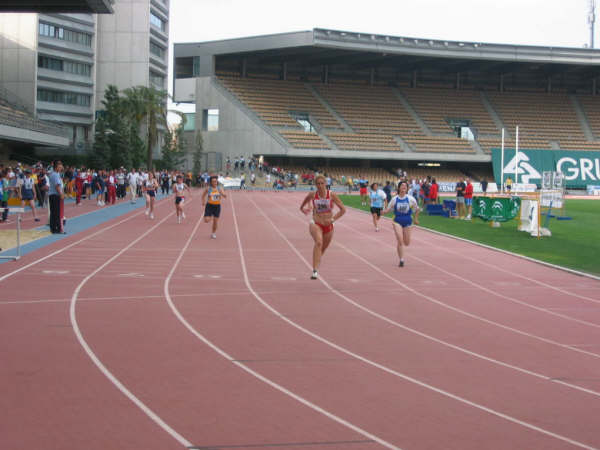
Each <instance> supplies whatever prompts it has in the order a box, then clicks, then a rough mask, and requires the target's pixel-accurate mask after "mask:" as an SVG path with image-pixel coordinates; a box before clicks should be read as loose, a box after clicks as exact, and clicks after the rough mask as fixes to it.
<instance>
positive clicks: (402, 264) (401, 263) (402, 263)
mask: <svg viewBox="0 0 600 450" xmlns="http://www.w3.org/2000/svg"><path fill="white" fill-rule="evenodd" d="M398 267H404V260H403V259H401V260H400V264H398Z"/></svg>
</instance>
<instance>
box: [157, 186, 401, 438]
mask: <svg viewBox="0 0 600 450" xmlns="http://www.w3.org/2000/svg"><path fill="white" fill-rule="evenodd" d="M230 198H231V208H232V211H233V222H234V224H235V230H236V235H237V242H238V248H239V252H240V260H241V263H242V271H243V273H244V280H245V281H246V286H247V288H248V290H249V291H250V292H252V294H253V295H254V296H255V297H256V298H258V299H259V301H261V300H260V297H259V296H258V294H257V293H256V292H255V291H254V290H253V289H252V286H251V285H250V283H249V281H248V273H247V271H246V263H245V261H244V256H243V250H242V243H241V241H240V235H239V231H238V224H237V218H236V216H235V206H234V202H233V195H231V197H230ZM201 223H202V218H200V220H199V221H198V223H197V224H196V226H195V227H194V230H193V231H192V234H191V235H190V237H189V239H188V241H187V243H186V244H185V245H184V247H183V248H182V249H181V253H180V254H179V256H178V257H177V260H176V261H175V263H174V264H173V266H172V268H171V271H170V272H169V275H168V276H167V278H166V279H165V283H164V294H165V299H166V301H167V303H168V304H169V306H170V307H171V310H172V311H173V314H175V316H176V317H177V319H179V321H180V322H181V323H182V324H183V325H184V326H185V327H186V328H187V329H188V330H189V331H190V333H192V334H193V335H194V336H196V337H197V338H198V339H200V340H201V341H202V342H203V343H204V344H206V345H207V346H208V347H210V348H212V349H213V350H214V351H215V352H217V353H218V354H219V355H221V356H222V357H223V358H225V359H226V360H227V361H229V362H231V363H232V364H235V365H236V366H238V367H239V368H240V369H242V370H244V371H246V372H247V373H249V374H250V375H252V376H253V377H256V378H257V379H259V380H260V381H262V382H263V383H265V384H267V385H269V386H271V387H272V388H274V389H276V390H278V391H279V392H282V393H284V394H285V395H287V396H289V397H291V398H292V399H294V400H296V401H297V402H299V403H302V404H303V405H305V406H307V407H309V408H311V409H312V410H314V411H316V412H318V413H320V414H322V415H324V416H326V417H328V418H329V419H331V420H333V421H335V422H337V423H339V424H341V425H343V426H345V427H347V428H349V429H351V430H352V431H355V432H357V433H359V434H361V435H363V436H365V437H367V438H368V439H371V440H373V441H375V442H377V443H379V444H381V445H383V446H384V447H387V448H391V449H395V450H401V449H400V448H399V447H396V446H395V445H393V444H390V443H389V442H387V441H384V440H383V439H381V438H379V437H377V436H375V435H373V434H371V433H369V432H367V431H365V430H363V429H362V428H359V427H357V426H356V425H353V424H352V423H350V422H348V421H346V420H344V419H342V418H341V417H338V416H336V415H335V414H332V413H330V412H329V411H327V410H325V409H323V408H321V407H320V406H318V405H316V404H314V403H312V402H310V401H309V400H306V399H305V398H304V397H301V396H300V395H298V394H295V393H293V392H292V391H290V390H289V389H286V388H285V387H283V386H281V385H280V384H278V383H276V382H274V381H272V380H270V379H269V378H267V377H265V376H263V375H261V374H260V373H258V372H256V371H255V370H253V369H251V368H250V367H248V366H246V365H245V364H244V363H243V362H241V361H239V360H238V359H236V358H234V357H233V356H231V355H229V354H228V353H227V352H225V351H224V350H223V349H221V348H220V347H218V346H217V345H216V344H214V343H213V342H212V341H210V340H209V339H207V338H206V337H205V336H204V335H202V334H201V333H200V332H199V331H198V330H196V329H195V328H194V327H193V326H192V325H191V324H190V323H189V322H188V321H187V320H186V319H185V317H183V315H182V314H181V313H180V312H179V310H178V309H177V307H176V306H175V304H174V303H173V300H172V299H171V295H170V293H169V283H170V281H171V277H172V276H173V273H175V270H176V269H177V266H178V265H179V262H180V261H181V258H182V257H183V255H184V253H185V251H186V249H187V248H188V247H189V245H190V243H191V242H192V238H193V237H194V234H195V233H196V230H197V229H198V227H199V225H200V224H201Z"/></svg>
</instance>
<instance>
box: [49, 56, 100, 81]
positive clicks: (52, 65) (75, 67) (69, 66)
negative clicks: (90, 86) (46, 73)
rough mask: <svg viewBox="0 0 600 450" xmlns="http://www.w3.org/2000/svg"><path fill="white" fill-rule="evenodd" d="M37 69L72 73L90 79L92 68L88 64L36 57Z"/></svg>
mask: <svg viewBox="0 0 600 450" xmlns="http://www.w3.org/2000/svg"><path fill="white" fill-rule="evenodd" d="M38 67H41V68H43V69H50V70H57V71H60V72H68V73H73V74H75V75H83V76H85V77H90V76H91V73H92V66H91V65H89V64H84V63H78V62H74V61H63V60H62V59H57V58H51V57H49V56H42V55H39V56H38Z"/></svg>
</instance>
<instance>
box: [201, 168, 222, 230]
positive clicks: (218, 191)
mask: <svg viewBox="0 0 600 450" xmlns="http://www.w3.org/2000/svg"><path fill="white" fill-rule="evenodd" d="M221 198H227V195H225V191H224V190H223V188H222V187H221V186H219V178H218V177H217V176H216V175H213V176H211V177H210V179H209V181H208V187H207V188H206V189H205V190H204V192H203V193H202V205H206V206H205V207H204V223H208V222H210V220H211V219H212V234H211V235H210V237H211V238H212V239H216V238H217V226H218V224H219V216H220V215H221Z"/></svg>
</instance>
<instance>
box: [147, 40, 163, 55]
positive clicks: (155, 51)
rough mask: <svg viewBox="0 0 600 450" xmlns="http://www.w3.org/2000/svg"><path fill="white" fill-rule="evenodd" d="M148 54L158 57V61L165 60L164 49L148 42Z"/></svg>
mask: <svg viewBox="0 0 600 450" xmlns="http://www.w3.org/2000/svg"><path fill="white" fill-rule="evenodd" d="M150 53H152V54H153V55H155V56H158V57H159V58H160V59H165V49H164V48H162V47H160V46H158V45H156V44H155V43H154V42H152V41H150Z"/></svg>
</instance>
